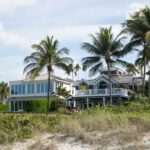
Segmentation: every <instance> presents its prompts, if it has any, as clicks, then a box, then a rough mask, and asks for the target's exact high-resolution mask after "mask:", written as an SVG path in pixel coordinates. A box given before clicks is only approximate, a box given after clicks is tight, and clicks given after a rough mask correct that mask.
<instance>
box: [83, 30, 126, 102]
mask: <svg viewBox="0 0 150 150" xmlns="http://www.w3.org/2000/svg"><path fill="white" fill-rule="evenodd" d="M90 37H91V40H92V43H86V42H85V43H83V44H82V49H84V50H86V51H87V52H88V53H89V54H90V56H89V57H85V58H83V59H82V64H83V66H84V65H85V66H87V68H90V70H89V71H90V74H89V75H90V76H92V75H95V74H96V73H98V72H99V70H100V68H101V67H103V65H104V63H105V64H106V65H107V69H108V73H109V75H108V77H109V90H110V104H112V85H111V67H112V66H113V65H115V64H116V63H118V64H122V65H123V64H125V63H126V62H125V61H121V60H120V59H119V58H120V57H123V56H124V55H125V54H126V51H125V50H123V48H124V45H123V43H122V40H123V39H124V38H125V37H123V36H121V33H119V34H118V35H117V36H116V37H115V38H114V35H113V33H112V29H111V27H110V28H100V29H99V32H98V33H96V35H90Z"/></svg>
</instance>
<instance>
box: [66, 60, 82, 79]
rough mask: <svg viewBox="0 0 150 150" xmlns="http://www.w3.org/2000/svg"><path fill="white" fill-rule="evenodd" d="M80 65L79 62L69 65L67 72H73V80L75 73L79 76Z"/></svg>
mask: <svg viewBox="0 0 150 150" xmlns="http://www.w3.org/2000/svg"><path fill="white" fill-rule="evenodd" d="M80 69H81V68H80V66H79V64H76V65H75V66H74V65H73V63H71V64H69V65H68V70H67V73H68V74H70V73H71V74H72V80H73V79H74V75H75V76H77V73H78V71H79V70H80Z"/></svg>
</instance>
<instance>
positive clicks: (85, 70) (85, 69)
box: [82, 64, 88, 79]
mask: <svg viewBox="0 0 150 150" xmlns="http://www.w3.org/2000/svg"><path fill="white" fill-rule="evenodd" d="M87 69H88V68H87V66H86V65H85V64H84V65H83V66H82V71H84V72H85V79H86V72H87Z"/></svg>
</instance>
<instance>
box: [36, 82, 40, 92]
mask: <svg viewBox="0 0 150 150" xmlns="http://www.w3.org/2000/svg"><path fill="white" fill-rule="evenodd" d="M36 91H37V93H40V83H37V85H36Z"/></svg>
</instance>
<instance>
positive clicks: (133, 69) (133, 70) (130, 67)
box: [126, 64, 139, 75]
mask: <svg viewBox="0 0 150 150" xmlns="http://www.w3.org/2000/svg"><path fill="white" fill-rule="evenodd" d="M126 71H127V72H128V73H129V74H130V73H131V74H133V75H136V73H139V71H138V69H136V67H135V65H134V64H128V65H127V68H126Z"/></svg>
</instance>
